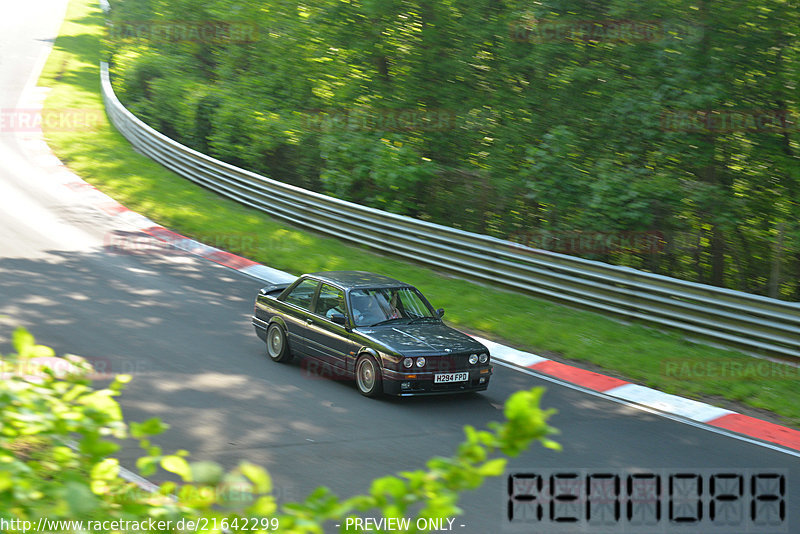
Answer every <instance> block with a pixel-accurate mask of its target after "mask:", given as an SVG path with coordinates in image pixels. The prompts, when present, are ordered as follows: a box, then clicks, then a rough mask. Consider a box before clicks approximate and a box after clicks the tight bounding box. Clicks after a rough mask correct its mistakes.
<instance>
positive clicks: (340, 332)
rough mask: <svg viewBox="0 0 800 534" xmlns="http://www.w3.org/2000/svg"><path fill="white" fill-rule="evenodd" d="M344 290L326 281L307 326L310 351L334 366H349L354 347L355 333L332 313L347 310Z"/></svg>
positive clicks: (320, 290)
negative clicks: (335, 319) (338, 322)
mask: <svg viewBox="0 0 800 534" xmlns="http://www.w3.org/2000/svg"><path fill="white" fill-rule="evenodd" d="M344 302H345V301H344V291H343V290H342V289H340V288H338V287H335V286H333V285H331V284H326V283H324V282H323V283H322V285H321V286H320V288H319V293H318V295H317V300H316V302H315V306H314V314H313V316H312V317H311V320H310V321H308V324H307V326H306V347H307V350H308V354H309V355H311V356H313V357H315V358H318V359H320V360H322V361H324V362H326V363H328V364H330V365H332V366H334V367H337V368H342V369H344V367H345V361H346V359H347V358H348V355H349V354H350V351H354V350H356V349H357V347H356V349H354V348H353V345H354V343H353V341H351V337H352V335H351V334H350V332H349V331H348V330H347V328H346V327H345V326H343V325H340V324H337V323H335V322H333V321H332V320H331V319H330V314H331V313H342V314H345V313H346V307H345V303H344Z"/></svg>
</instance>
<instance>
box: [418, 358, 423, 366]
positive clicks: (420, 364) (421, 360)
mask: <svg viewBox="0 0 800 534" xmlns="http://www.w3.org/2000/svg"><path fill="white" fill-rule="evenodd" d="M424 366H425V358H417V367H424Z"/></svg>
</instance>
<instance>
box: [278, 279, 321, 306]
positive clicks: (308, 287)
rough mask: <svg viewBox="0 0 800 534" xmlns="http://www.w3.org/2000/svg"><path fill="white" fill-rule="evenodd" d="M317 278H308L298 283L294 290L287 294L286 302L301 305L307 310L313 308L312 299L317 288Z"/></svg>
mask: <svg viewBox="0 0 800 534" xmlns="http://www.w3.org/2000/svg"><path fill="white" fill-rule="evenodd" d="M317 284H319V282H317V281H316V280H311V279H310V278H309V279H306V280H303V281H302V282H300V283H299V284H297V286H295V288H294V289H292V292H291V293H289V294H288V295H286V298H285V299H284V301H285V302H288V303H289V304H294V305H296V306H300V307H301V308H304V309H306V310H308V309H311V300H312V299H313V298H314V291H316V289H317Z"/></svg>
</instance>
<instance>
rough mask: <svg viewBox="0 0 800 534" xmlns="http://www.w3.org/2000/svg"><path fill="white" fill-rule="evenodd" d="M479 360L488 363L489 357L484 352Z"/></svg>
mask: <svg viewBox="0 0 800 534" xmlns="http://www.w3.org/2000/svg"><path fill="white" fill-rule="evenodd" d="M479 359H480V361H481V363H486V362H488V361H489V355H488V354H486V353H485V352H484V353H483V354H481V355H480V357H479Z"/></svg>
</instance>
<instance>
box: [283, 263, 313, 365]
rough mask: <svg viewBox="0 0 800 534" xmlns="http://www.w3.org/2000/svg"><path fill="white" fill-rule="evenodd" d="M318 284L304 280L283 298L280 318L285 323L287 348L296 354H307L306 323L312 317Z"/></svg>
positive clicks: (311, 280) (309, 279)
mask: <svg viewBox="0 0 800 534" xmlns="http://www.w3.org/2000/svg"><path fill="white" fill-rule="evenodd" d="M319 284H320V282H319V280H315V279H313V278H306V279H305V280H303V281H301V282H300V283H298V284H297V285H296V286H294V288H292V289H291V291H289V294H288V295H286V297H284V298H283V303H284V305H285V313H283V314H282V317H283V319H284V321H286V329H287V331H288V337H289V346H290V347H291V348H292V351H293V352H295V353H297V354H304V355H305V354H308V343H307V342H306V335H307V333H308V332H307V330H308V328H307V327H308V321H309V320H310V318H311V317H312V315H313V314H312V312H311V306H312V304H313V303H314V297H315V296H316V293H317V289H318V287H319Z"/></svg>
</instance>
